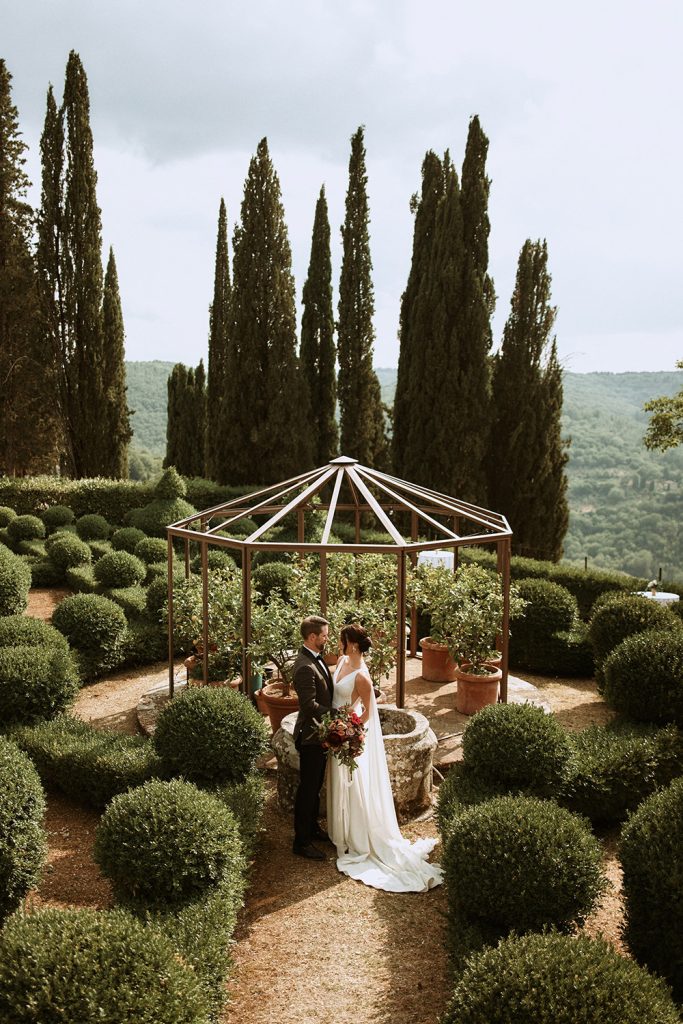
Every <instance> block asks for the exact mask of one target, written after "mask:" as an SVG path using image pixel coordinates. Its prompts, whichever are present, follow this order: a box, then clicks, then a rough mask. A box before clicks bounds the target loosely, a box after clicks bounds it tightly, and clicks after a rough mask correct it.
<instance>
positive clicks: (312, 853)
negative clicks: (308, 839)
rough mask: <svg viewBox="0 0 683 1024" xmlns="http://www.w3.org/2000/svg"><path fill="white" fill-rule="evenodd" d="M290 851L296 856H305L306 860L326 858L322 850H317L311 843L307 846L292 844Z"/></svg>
mask: <svg viewBox="0 0 683 1024" xmlns="http://www.w3.org/2000/svg"><path fill="white" fill-rule="evenodd" d="M292 853H295V854H296V855H297V857H306V859H307V860H326V857H325V854H324V853H323V852H322V850H318V848H317V847H315V846H313V844H312V843H309V844H308V845H307V846H293V847H292Z"/></svg>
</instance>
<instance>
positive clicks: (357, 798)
mask: <svg viewBox="0 0 683 1024" xmlns="http://www.w3.org/2000/svg"><path fill="white" fill-rule="evenodd" d="M369 648H370V637H369V636H368V634H367V633H366V631H365V630H364V629H363V627H362V626H359V625H357V624H354V625H350V626H344V628H343V629H342V631H341V649H342V650H343V652H344V655H343V657H341V658H340V659H339V662H338V664H337V668H336V671H335V674H334V696H333V698H332V706H333V707H337V708H338V707H341V706H342V705H344V704H350V705H351V706H352V707H353V708H354V710H356V711H358V710H360V708H361V707H362V713H361V715H360V718H361V721H362V722H363V724H364V725H365V748H364V750H363V753H362V754H361V755H360V756H359V758H358V760H357V767H356V770H355V771H354V772H353V773H351V772H350V771H349V769H348V768H346V767H345V766H344V765H342V764H340V762H339V761H338V760H337V758H336V757H330V758H329V764H328V769H327V828H328V832H329V834H330V838H331V839H332V841H333V843H334V844H335V846H336V847H337V867H338V869H339V870H340V871H342V872H343V873H344V874H347V875H349V876H350V877H351V878H355V879H358V880H359V881H361V882H364V883H365V884H366V885H370V886H372V887H373V888H375V889H385V890H387V891H388V892H425V891H426V890H427V889H431V888H432V887H433V886H435V885H439V884H440V882H441V880H442V872H441V868H440V867H439V866H438V865H437V864H430V863H429V862H428V861H427V857H428V855H429V853H430V852H431V851H432V850H433V849H434V846H435V845H436V840H435V839H419V840H418V841H417V842H415V843H410V842H409V841H408V840H407V839H404V838H403V836H402V835H401V832H400V830H399V827H398V822H397V820H396V811H395V809H394V800H393V797H392V793H391V783H390V781H389V769H388V768H387V759H386V754H385V752H384V742H383V740H382V729H381V726H380V720H379V713H378V711H377V703H376V701H375V694H374V691H373V688H372V683H371V682H370V677H369V675H368V670H367V666H366V664H365V661H364V660H363V654H364V653H365V652H366V651H367V650H368V649H369Z"/></svg>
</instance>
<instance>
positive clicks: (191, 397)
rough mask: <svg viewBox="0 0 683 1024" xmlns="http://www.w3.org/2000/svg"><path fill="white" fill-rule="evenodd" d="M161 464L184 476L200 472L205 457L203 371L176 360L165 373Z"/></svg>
mask: <svg viewBox="0 0 683 1024" xmlns="http://www.w3.org/2000/svg"><path fill="white" fill-rule="evenodd" d="M167 388H168V405H167V420H166V455H165V457H164V467H165V468H167V467H168V466H175V468H176V469H177V470H178V472H179V473H181V474H182V475H183V476H201V474H202V472H203V467H204V463H205V458H206V452H205V441H206V372H205V370H204V362H203V360H200V361H199V366H197V367H196V369H193V368H192V367H189V368H188V367H187V366H184V365H183V363H176V365H175V366H174V367H173V369H172V370H171V373H170V374H169V377H168V384H167Z"/></svg>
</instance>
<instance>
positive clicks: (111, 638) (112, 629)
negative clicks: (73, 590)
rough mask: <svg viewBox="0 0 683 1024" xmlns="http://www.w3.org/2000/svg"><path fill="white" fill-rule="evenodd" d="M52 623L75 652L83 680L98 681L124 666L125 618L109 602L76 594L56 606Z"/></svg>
mask: <svg viewBox="0 0 683 1024" xmlns="http://www.w3.org/2000/svg"><path fill="white" fill-rule="evenodd" d="M52 622H53V624H54V625H55V626H56V628H57V629H58V630H59V631H60V633H63V634H64V636H65V637H66V638H67V640H68V641H69V643H70V644H71V646H72V647H73V648H74V649H75V650H76V652H77V654H78V658H79V662H80V666H81V673H82V675H83V678H84V679H86V680H89V679H95V678H97V677H98V676H101V675H104V674H105V673H106V672H109V671H111V670H112V669H114V668H117V667H118V666H119V665H120V664H121V662H122V660H123V657H122V644H123V640H124V637H125V635H126V630H127V622H126V616H125V615H124V613H123V610H122V609H121V608H119V606H118V605H117V604H115V603H114V602H113V601H111V600H109V598H106V597H102V595H100V594H74V595H73V596H72V597H67V598H65V599H64V601H62V602H61V603H60V604H58V605H57V607H56V608H55V611H54V613H53V615H52Z"/></svg>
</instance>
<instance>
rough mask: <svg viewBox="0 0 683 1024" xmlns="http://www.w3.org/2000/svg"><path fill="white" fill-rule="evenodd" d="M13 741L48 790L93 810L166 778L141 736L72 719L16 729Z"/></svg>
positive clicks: (153, 752) (11, 731)
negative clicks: (119, 795)
mask: <svg viewBox="0 0 683 1024" xmlns="http://www.w3.org/2000/svg"><path fill="white" fill-rule="evenodd" d="M10 736H11V738H12V740H13V741H14V742H15V743H16V744H17V746H19V747H20V748H21V749H22V750H23V751H25V753H27V754H28V756H29V757H30V758H31V761H32V762H33V763H34V765H35V766H36V769H37V771H38V774H39V775H40V777H41V779H42V780H43V782H44V783H45V785H46V786H54V787H56V788H57V789H59V790H61V791H62V792H63V793H65V794H66V795H67V796H68V797H71V798H72V799H73V800H76V801H77V802H78V803H83V804H86V805H88V806H91V807H96V808H102V807H105V806H106V805H107V804H108V803H109V801H110V800H111V799H112V797H114V796H117V795H118V794H119V793H125V792H127V790H129V789H133V788H134V787H136V786H141V785H142V784H143V783H144V782H147V781H148V780H149V779H152V778H159V777H161V776H162V767H161V761H160V760H159V758H158V757H157V755H156V753H155V751H154V747H153V745H152V743H151V742H150V741H149V740H148V739H145V738H144V737H143V736H128V735H126V734H125V733H117V732H111V731H110V730H105V729H95V728H93V726H92V725H88V724H87V723H86V722H81V721H79V720H78V719H77V718H72V717H71V716H70V715H61V716H59V717H58V718H55V719H53V721H51V722H41V723H39V724H37V725H33V726H28V725H27V726H14V727H13V728H12V729H11V730H10Z"/></svg>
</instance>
